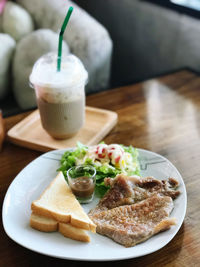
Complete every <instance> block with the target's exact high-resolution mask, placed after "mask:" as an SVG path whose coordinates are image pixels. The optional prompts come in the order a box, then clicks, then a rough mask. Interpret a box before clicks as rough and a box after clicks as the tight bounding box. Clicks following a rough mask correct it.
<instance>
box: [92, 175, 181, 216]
mask: <svg viewBox="0 0 200 267" xmlns="http://www.w3.org/2000/svg"><path fill="white" fill-rule="evenodd" d="M104 182H105V184H106V185H109V186H110V189H109V191H108V192H107V193H106V194H105V196H104V197H103V198H102V199H101V200H100V202H99V204H98V205H97V206H96V207H95V208H94V209H93V210H91V211H90V213H89V214H91V215H92V214H94V213H96V212H101V211H104V210H108V209H112V208H115V207H119V206H122V205H131V204H134V203H136V202H139V201H142V200H144V199H146V198H148V197H150V196H151V195H152V194H154V193H159V194H160V195H164V196H170V197H171V198H173V199H175V198H176V197H177V196H178V195H179V194H180V191H177V187H178V186H179V183H178V181H176V180H175V179H173V178H169V179H168V180H162V181H160V180H158V179H155V178H153V177H146V178H141V177H138V176H130V177H128V176H125V175H123V174H119V175H117V176H116V178H115V179H113V178H105V179H104Z"/></svg>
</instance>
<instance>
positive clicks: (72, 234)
mask: <svg viewBox="0 0 200 267" xmlns="http://www.w3.org/2000/svg"><path fill="white" fill-rule="evenodd" d="M58 230H59V232H60V233H61V234H62V235H64V236H65V237H68V238H71V239H74V240H77V241H83V242H90V237H89V235H88V234H87V232H86V231H85V230H84V229H80V228H76V227H74V226H72V225H71V224H69V223H59V224H58Z"/></svg>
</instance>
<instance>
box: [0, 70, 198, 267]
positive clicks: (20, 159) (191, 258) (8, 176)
mask: <svg viewBox="0 0 200 267" xmlns="http://www.w3.org/2000/svg"><path fill="white" fill-rule="evenodd" d="M87 105H89V106H94V107H99V108H105V109H109V110H112V111H116V112H117V113H118V124H117V125H116V126H115V127H114V128H113V130H112V131H111V132H110V133H109V134H108V135H107V136H106V137H105V138H104V141H105V142H106V143H123V144H125V145H130V144H131V145H133V146H136V147H139V148H145V149H148V150H152V151H154V152H157V153H159V154H161V155H163V156H165V157H166V158H168V159H169V160H170V161H171V162H172V163H173V164H174V165H175V166H176V167H177V169H178V170H179V171H180V173H181V175H182V177H183V179H184V182H185V184H186V189H187V194H188V206H187V214H186V218H185V221H184V223H183V225H182V227H181V228H180V230H179V232H178V233H177V235H176V236H175V237H174V238H173V240H172V241H171V242H170V243H169V244H168V245H166V246H165V247H164V248H162V249H160V250H159V251H157V252H155V253H152V254H150V255H147V256H144V257H140V258H135V259H129V260H124V261H116V262H114V263H111V262H105V263H101V262H96V263H94V262H78V261H67V260H62V259H56V258H52V257H48V256H44V255H40V254H38V253H34V252H32V251H30V250H28V249H25V248H23V247H21V246H20V245H18V244H16V243H15V242H14V241H12V240H11V239H10V238H9V237H8V236H7V235H6V233H5V232H4V230H3V226H2V221H1V232H0V259H1V260H0V266H102V264H103V266H111V265H112V264H114V265H115V266H120V267H121V266H127V267H128V266H140V267H141V266H142V267H143V266H152V267H153V266H192V267H193V266H200V223H199V221H200V208H199V207H200V194H199V191H200V177H199V176H200V164H199V162H200V138H199V136H200V77H199V76H197V75H196V74H194V73H193V72H189V71H180V72H177V73H174V74H169V75H166V76H163V77H159V78H157V79H152V80H148V81H146V82H142V83H138V84H135V85H130V86H126V87H121V88H117V89H113V90H110V91H105V92H101V93H99V94H94V95H90V96H88V97H87ZM28 114H29V113H24V114H20V115H17V116H13V117H9V118H7V119H5V125H6V129H7V130H8V129H10V128H11V127H12V126H13V125H15V124H16V123H17V122H18V121H20V120H21V119H23V118H24V117H26V116H27V115H28ZM40 154H41V153H40V152H37V151H34V150H30V149H26V148H22V147H18V146H15V145H13V144H11V143H9V141H6V142H5V143H4V144H3V150H2V151H1V152H0V201H1V206H2V203H3V199H4V196H5V193H6V191H7V188H8V186H9V185H10V183H11V182H12V180H13V179H14V178H15V176H16V175H17V174H18V172H20V171H21V170H22V169H23V168H24V167H25V166H26V165H27V164H28V163H30V162H31V161H32V160H33V159H35V158H36V157H38V156H39V155H40ZM77 253H78V251H77Z"/></svg>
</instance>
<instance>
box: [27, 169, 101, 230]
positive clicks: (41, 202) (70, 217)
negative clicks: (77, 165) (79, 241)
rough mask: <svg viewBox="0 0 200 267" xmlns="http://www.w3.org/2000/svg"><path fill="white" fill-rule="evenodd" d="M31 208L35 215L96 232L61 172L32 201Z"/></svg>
mask: <svg viewBox="0 0 200 267" xmlns="http://www.w3.org/2000/svg"><path fill="white" fill-rule="evenodd" d="M31 209H32V211H33V213H35V214H37V215H42V216H45V217H49V218H53V219H55V220H56V221H58V222H62V223H70V224H71V225H73V226H75V227H78V228H82V229H85V230H91V231H92V232H96V225H95V224H94V223H93V222H92V221H91V220H90V218H89V217H88V215H87V214H86V213H85V211H84V210H83V208H82V207H81V205H80V203H79V202H78V200H77V199H76V197H75V196H74V194H73V193H72V191H71V189H70V187H69V186H68V184H67V182H66V181H65V178H64V176H63V174H62V172H59V173H58V175H57V176H56V178H55V179H54V180H53V181H52V182H51V183H50V185H49V186H48V187H47V188H46V190H45V191H44V192H43V193H42V195H41V196H40V198H39V199H38V200H35V201H33V202H32V205H31Z"/></svg>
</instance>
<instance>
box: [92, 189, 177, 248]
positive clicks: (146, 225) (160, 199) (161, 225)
mask: <svg viewBox="0 0 200 267" xmlns="http://www.w3.org/2000/svg"><path fill="white" fill-rule="evenodd" d="M172 209H173V201H172V199H171V197H168V196H160V195H159V194H154V195H152V196H151V197H149V198H147V199H145V200H143V201H141V202H138V203H136V204H132V205H125V206H120V207H117V208H113V209H110V210H106V211H102V212H99V213H95V214H93V215H90V218H91V219H92V221H93V222H94V223H95V224H96V225H97V229H96V230H97V233H99V234H102V235H105V236H107V237H110V238H111V239H113V240H114V241H116V242H118V243H119V244H122V245H124V246H125V247H131V246H134V245H136V244H138V243H140V242H143V241H145V240H147V239H148V238H150V237H151V236H153V235H155V234H157V233H158V232H160V231H164V230H167V229H169V228H170V226H171V225H174V224H175V219H173V218H169V214H170V212H171V211H172Z"/></svg>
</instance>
